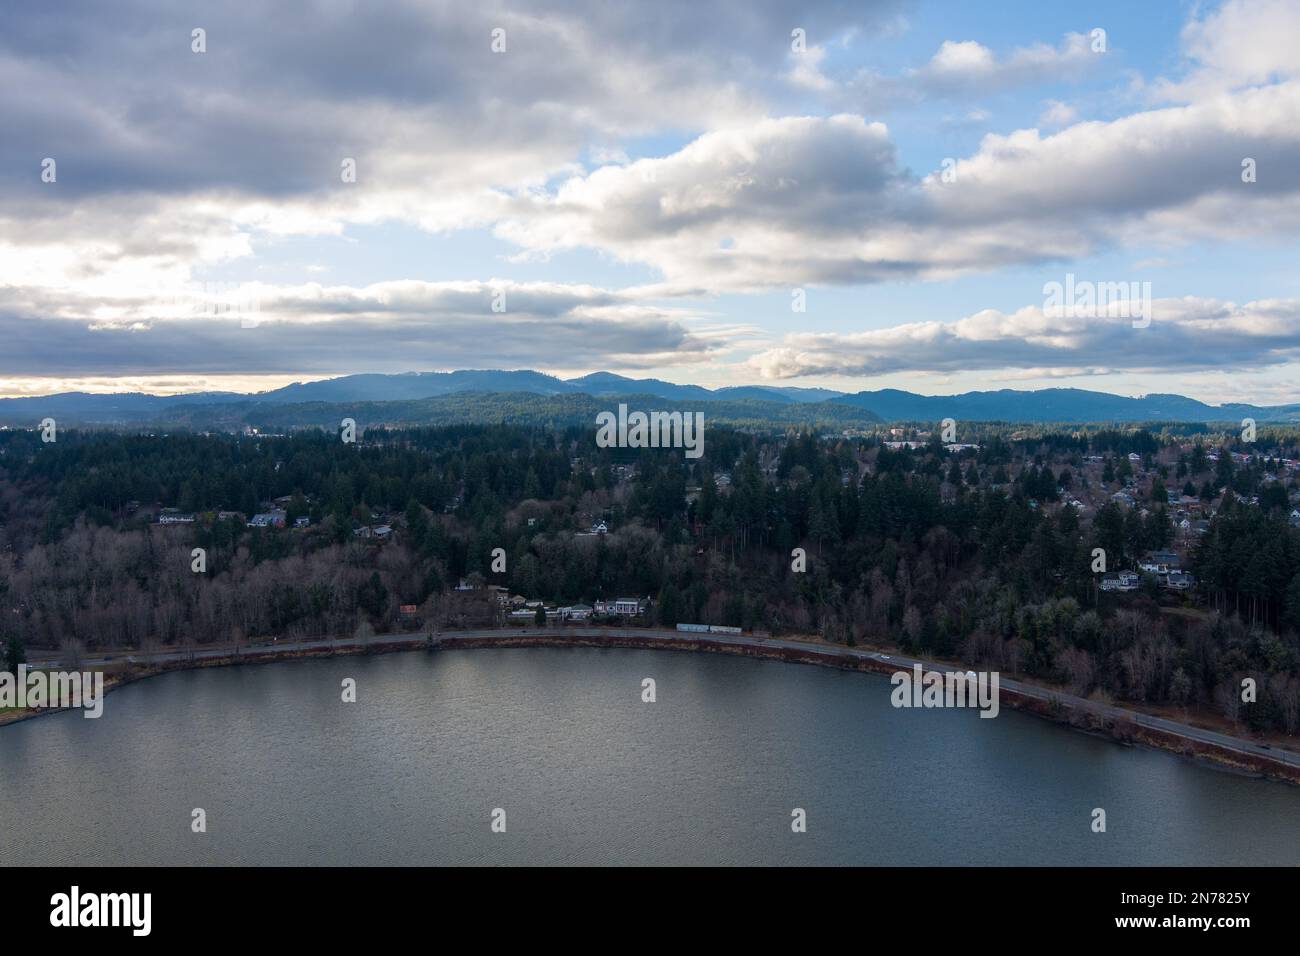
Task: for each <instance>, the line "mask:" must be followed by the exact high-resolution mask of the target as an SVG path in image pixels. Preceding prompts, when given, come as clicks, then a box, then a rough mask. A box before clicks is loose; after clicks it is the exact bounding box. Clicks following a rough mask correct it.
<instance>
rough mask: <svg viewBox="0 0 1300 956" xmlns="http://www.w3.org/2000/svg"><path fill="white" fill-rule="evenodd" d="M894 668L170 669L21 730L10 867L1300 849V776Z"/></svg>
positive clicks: (545, 654)
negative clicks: (497, 821)
mask: <svg viewBox="0 0 1300 956" xmlns="http://www.w3.org/2000/svg"><path fill="white" fill-rule="evenodd" d="M346 677H351V678H354V679H355V680H356V682H357V702H356V703H352V704H348V703H343V702H342V701H341V699H340V695H341V682H342V681H343V679H344V678H346ZM645 677H652V678H654V679H655V681H656V690H657V697H658V699H657V702H655V703H643V702H642V700H641V681H642V679H643V678H645ZM890 690H891V687H890V684H889V682H888V680H887V679H886V678H884V677H881V676H878V675H870V674H857V673H846V672H840V671H835V670H829V669H823V668H818V667H808V666H800V665H793V664H783V663H779V662H768V661H753V660H747V659H739V658H730V657H721V656H716V655H710V654H690V653H673V652H665V651H651V650H628V649H608V650H601V649H582V648H574V649H541V648H538V649H493V650H449V651H440V652H435V653H425V652H417V653H405V654H391V655H382V656H375V657H340V658H333V659H329V660H318V661H302V662H293V663H282V664H269V665H262V666H244V667H230V668H219V669H209V670H204V671H186V672H179V673H173V674H168V675H165V676H163V677H158V678H153V679H150V680H146V681H141V682H139V683H136V684H132V685H130V686H128V687H125V688H123V689H122V690H119V691H116V692H114V693H112V694H110V695H109V696H108V697H107V698H106V699H105V707H104V716H103V717H102V718H100V719H99V720H86V719H84V718H83V717H82V716H81V715H80V714H79V713H64V714H58V715H54V716H51V717H43V718H40V719H38V720H31V721H24V722H22V723H20V724H15V725H12V726H8V727H2V728H0V865H3V866H13V865H25V864H50V865H55V864H125V865H135V864H184V865H193V864H288V865H295V864H341V865H347V864H501V863H509V864H579V863H591V864H620V863H631V864H776V865H782V864H865V865H873V864H1063V865H1094V864H1142V865H1169V864H1174V865H1176V864H1247V865H1250V864H1286V865H1294V864H1297V863H1300V788H1296V787H1293V786H1289V785H1286V784H1281V783H1275V782H1268V781H1263V780H1257V779H1253V778H1248V777H1243V776H1239V775H1236V774H1231V773H1227V772H1223V771H1218V770H1214V769H1211V768H1208V767H1206V766H1204V765H1200V764H1196V763H1193V762H1191V761H1189V760H1187V759H1185V758H1181V757H1177V756H1174V755H1172V754H1164V753H1161V752H1157V751H1151V750H1145V749H1140V748H1125V747H1120V746H1117V745H1115V744H1113V743H1110V742H1108V741H1105V740H1101V739H1097V738H1093V737H1089V736H1086V735H1083V734H1080V733H1077V732H1073V731H1070V730H1067V729H1065V728H1063V727H1060V726H1057V725H1054V724H1051V723H1049V722H1046V721H1042V720H1039V719H1037V718H1033V717H1028V716H1024V715H1021V714H1017V713H1015V712H1014V711H1011V710H1009V709H1005V708H1004V709H1003V710H1002V711H1001V713H1000V715H999V716H998V717H997V718H996V719H992V720H988V719H980V718H979V717H978V715H977V713H976V712H975V711H973V710H970V711H963V710H896V709H894V708H893V707H891V706H890V704H889V692H890ZM195 807H202V808H203V809H204V810H205V811H206V813H207V832H206V833H202V834H196V833H192V832H191V829H190V820H191V811H192V809H193V808H195ZM796 807H798V808H802V809H803V810H805V811H806V814H807V832H806V833H801V834H798V833H793V832H792V831H791V826H790V823H791V811H792V809H794V808H796ZM1094 807H1101V808H1103V809H1105V811H1106V815H1107V832H1105V833H1093V832H1092V831H1091V829H1090V822H1091V819H1092V816H1091V814H1092V810H1093V808H1094ZM494 808H502V809H504V810H505V813H506V832H505V833H493V832H492V831H491V827H490V823H491V815H492V812H493V810H494Z"/></svg>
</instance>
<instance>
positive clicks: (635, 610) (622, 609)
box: [611, 598, 642, 617]
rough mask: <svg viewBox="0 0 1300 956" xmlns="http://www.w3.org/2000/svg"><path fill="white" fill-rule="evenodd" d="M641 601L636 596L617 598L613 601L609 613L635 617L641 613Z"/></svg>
mask: <svg viewBox="0 0 1300 956" xmlns="http://www.w3.org/2000/svg"><path fill="white" fill-rule="evenodd" d="M641 607H642V605H641V602H640V601H638V600H637V599H636V598H619V599H618V600H617V601H615V602H614V604H613V607H612V608H611V613H613V614H621V615H622V616H623V617H636V616H637V615H638V614H640V613H641Z"/></svg>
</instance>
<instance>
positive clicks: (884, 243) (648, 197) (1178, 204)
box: [496, 82, 1300, 291]
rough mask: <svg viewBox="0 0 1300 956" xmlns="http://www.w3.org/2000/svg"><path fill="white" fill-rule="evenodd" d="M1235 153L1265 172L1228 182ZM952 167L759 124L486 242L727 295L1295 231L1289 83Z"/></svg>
mask: <svg viewBox="0 0 1300 956" xmlns="http://www.w3.org/2000/svg"><path fill="white" fill-rule="evenodd" d="M1245 156H1249V157H1252V158H1254V159H1255V160H1256V162H1257V164H1258V167H1259V169H1260V170H1267V176H1265V175H1263V174H1262V173H1261V175H1260V177H1259V180H1258V182H1256V183H1251V184H1244V183H1243V182H1242V181H1241V161H1242V158H1243V157H1245ZM954 171H955V174H956V175H955V181H953V182H945V181H944V179H943V177H941V176H940V175H938V174H937V173H934V174H930V175H927V176H925V177H918V176H916V175H914V174H913V173H912V172H910V171H909V170H907V169H906V168H904V167H903V166H902V165H901V163H900V161H899V157H898V154H897V150H896V148H895V146H894V144H893V142H892V141H891V139H890V137H889V134H888V130H887V129H886V128H885V126H884V125H883V124H881V123H869V122H867V121H866V120H865V119H863V118H862V117H860V116H855V115H849V114H843V115H838V116H832V117H826V118H821V117H783V118H780V119H771V118H768V119H762V120H758V121H756V122H754V123H751V124H747V125H737V126H734V127H731V128H729V129H726V130H719V131H714V132H710V133H706V134H704V135H702V136H700V137H699V138H698V139H696V140H695V141H693V142H692V143H690V144H688V145H687V146H686V147H684V148H683V149H681V150H679V151H678V152H676V153H673V154H672V155H669V156H666V157H663V158H661V159H643V160H639V161H637V162H635V163H631V164H628V165H623V166H610V167H604V168H601V169H598V170H595V171H594V172H592V173H590V174H585V175H578V176H574V177H571V178H569V179H567V180H564V181H563V182H561V183H560V184H559V185H558V186H556V187H555V188H554V189H553V190H550V191H545V190H532V191H527V192H517V193H515V194H513V195H512V196H511V198H510V201H509V202H508V204H506V205H505V206H504V207H503V214H502V215H503V218H502V220H501V222H499V223H498V225H497V226H496V232H497V235H498V236H500V237H502V238H505V239H508V240H510V241H511V242H514V243H516V244H518V245H520V246H521V247H523V248H525V249H528V250H532V251H535V252H549V251H555V250H559V249H566V248H575V247H583V246H585V247H590V248H595V249H600V250H603V251H605V252H607V253H609V254H611V255H613V256H615V257H617V258H618V259H620V260H623V261H629V262H639V263H646V264H648V265H651V266H653V267H655V268H656V269H658V270H659V271H660V272H662V274H663V276H664V278H665V281H666V282H667V284H668V285H669V286H674V285H676V286H680V287H682V288H705V289H712V290H731V291H755V290H760V289H770V288H776V287H781V286H786V287H790V286H800V285H804V284H817V283H856V282H879V281H885V280H899V279H939V278H948V277H951V276H955V275H960V274H964V273H970V272H979V271H989V270H994V269H997V268H1000V267H1002V266H1007V265H1018V264H1025V263H1035V262H1047V261H1051V260H1065V259H1069V258H1072V257H1077V256H1083V255H1089V254H1092V253H1095V252H1097V251H1100V250H1103V249H1106V248H1109V247H1113V246H1124V245H1128V244H1134V245H1136V244H1141V243H1148V242H1151V241H1164V242H1169V243H1176V242H1184V241H1190V240H1194V239H1197V238H1218V239H1225V238H1244V237H1258V236H1259V235H1261V234H1268V233H1270V232H1273V233H1287V232H1294V231H1295V229H1296V228H1297V226H1300V82H1297V83H1285V84H1278V85H1275V86H1269V87H1261V88H1258V89H1248V90H1245V91H1242V92H1239V93H1234V94H1221V95H1219V96H1216V97H1214V98H1212V99H1210V100H1207V101H1205V102H1202V103H1197V104H1193V105H1190V106H1179V107H1169V108H1165V109H1159V110H1150V111H1146V112H1142V113H1137V114H1134V115H1131V116H1126V117H1123V118H1121V119H1118V120H1114V121H1111V122H1086V123H1077V124H1075V125H1073V126H1070V127H1068V128H1066V129H1064V130H1061V131H1059V132H1056V133H1054V134H1050V135H1043V134H1042V133H1040V132H1039V131H1038V130H1036V129H1028V130H1019V131H1016V132H1013V133H1010V134H1007V135H997V134H990V135H987V136H985V138H984V139H983V141H982V142H981V145H980V148H979V150H978V151H977V152H976V153H975V154H974V155H972V156H969V157H967V158H964V159H961V160H959V161H958V162H957V163H956V165H955V170H954ZM1266 180H1267V181H1266Z"/></svg>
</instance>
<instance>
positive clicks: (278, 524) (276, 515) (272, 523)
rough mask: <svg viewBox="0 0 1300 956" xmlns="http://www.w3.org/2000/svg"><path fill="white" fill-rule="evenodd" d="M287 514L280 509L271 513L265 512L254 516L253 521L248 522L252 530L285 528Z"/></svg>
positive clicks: (275, 509)
mask: <svg viewBox="0 0 1300 956" xmlns="http://www.w3.org/2000/svg"><path fill="white" fill-rule="evenodd" d="M285 517H286V515H285V513H284V512H283V511H282V510H280V509H279V508H274V509H272V510H271V511H265V512H263V513H262V514H256V515H253V520H252V521H250V522H248V527H250V528H283V527H284V520H285Z"/></svg>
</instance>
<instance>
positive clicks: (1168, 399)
mask: <svg viewBox="0 0 1300 956" xmlns="http://www.w3.org/2000/svg"><path fill="white" fill-rule="evenodd" d="M833 401H834V402H836V403H838V404H845V405H853V406H856V407H858V408H867V409H870V410H871V411H873V412H875V413H876V414H877V415H879V416H880V417H881V418H883V419H884V420H885V421H922V422H932V421H939V420H940V419H943V418H953V419H956V420H957V421H968V422H992V421H1003V422H1025V423H1035V422H1039V423H1041V422H1063V423H1066V422H1074V423H1084V422H1228V421H1231V422H1238V421H1240V420H1241V419H1242V418H1247V417H1249V418H1254V419H1255V420H1256V421H1257V422H1294V421H1300V405H1277V406H1273V407H1265V406H1257V405H1222V406H1216V405H1207V404H1205V403H1204V402H1199V401H1197V400H1196V399H1194V398H1186V397H1184V396H1182V395H1145V396H1142V397H1141V398H1127V397H1125V396H1122V395H1110V394H1107V393H1106V392H1090V391H1086V390H1084V389H1078V388H1045V389H1039V390H1036V391H1015V390H1013V389H1000V390H999V391H996V392H964V393H962V394H960V395H917V394H915V393H913V392H904V391H899V390H897V389H882V390H880V391H874V392H858V393H857V394H856V395H845V396H842V397H840V398H836V399H834V400H833Z"/></svg>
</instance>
